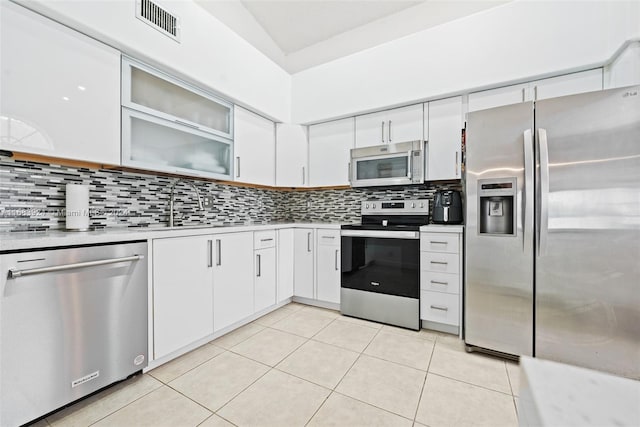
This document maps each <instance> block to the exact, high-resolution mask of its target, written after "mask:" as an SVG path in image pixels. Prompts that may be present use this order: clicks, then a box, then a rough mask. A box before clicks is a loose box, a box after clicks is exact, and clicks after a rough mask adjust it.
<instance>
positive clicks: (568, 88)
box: [469, 68, 602, 112]
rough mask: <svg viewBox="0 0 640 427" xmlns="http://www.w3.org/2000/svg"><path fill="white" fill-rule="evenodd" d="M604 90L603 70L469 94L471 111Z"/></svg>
mask: <svg viewBox="0 0 640 427" xmlns="http://www.w3.org/2000/svg"><path fill="white" fill-rule="evenodd" d="M601 89H602V68H596V69H593V70H587V71H582V72H579V73H572V74H565V75H562V76H557V77H551V78H548V79H542V80H536V81H532V82H527V83H522V84H518V85H512V86H504V87H499V88H496V89H490V90H483V91H481V92H474V93H470V94H469V112H472V111H478V110H485V109H487V108H494V107H501V106H503V105H510V104H517V103H519V102H525V101H537V100H541V99H547V98H554V97H557V96H565V95H573V94H577V93H584V92H592V91H595V90H601Z"/></svg>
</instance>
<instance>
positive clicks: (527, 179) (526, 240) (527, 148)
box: [522, 129, 534, 251]
mask: <svg viewBox="0 0 640 427" xmlns="http://www.w3.org/2000/svg"><path fill="white" fill-rule="evenodd" d="M523 136H524V195H523V197H524V206H522V211H523V216H524V219H523V222H522V227H523V228H522V235H523V237H522V247H523V249H524V250H525V251H526V250H527V248H528V247H530V246H531V237H532V236H531V235H532V234H533V224H532V220H533V219H532V214H531V213H532V212H533V193H534V188H533V170H534V167H533V134H532V133H531V129H527V130H525V131H524V135H523Z"/></svg>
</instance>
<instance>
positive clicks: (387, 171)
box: [349, 141, 425, 187]
mask: <svg viewBox="0 0 640 427" xmlns="http://www.w3.org/2000/svg"><path fill="white" fill-rule="evenodd" d="M424 156H425V154H424V141H412V142H401V143H398V144H385V145H376V146H373V147H363V148H353V149H352V150H351V162H350V163H349V168H350V169H349V181H350V182H351V186H352V187H370V186H377V185H408V184H422V183H424V177H425V161H424V159H425V157H424Z"/></svg>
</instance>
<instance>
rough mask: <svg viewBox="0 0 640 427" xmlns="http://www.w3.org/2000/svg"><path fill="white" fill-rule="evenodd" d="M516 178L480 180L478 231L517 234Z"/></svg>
mask: <svg viewBox="0 0 640 427" xmlns="http://www.w3.org/2000/svg"><path fill="white" fill-rule="evenodd" d="M516 189H517V187H516V178H500V179H480V180H478V216H479V218H478V232H479V233H480V234H487V235H489V234H491V235H511V236H515V234H516V205H515V203H516Z"/></svg>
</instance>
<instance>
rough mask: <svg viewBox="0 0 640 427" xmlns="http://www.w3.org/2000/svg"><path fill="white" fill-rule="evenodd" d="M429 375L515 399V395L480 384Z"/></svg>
mask: <svg viewBox="0 0 640 427" xmlns="http://www.w3.org/2000/svg"><path fill="white" fill-rule="evenodd" d="M428 373H429V374H431V375H436V376H438V377H440V378H446V379H448V380H451V381H457V382H459V383H463V384H467V385H470V386H473V387H478V388H481V389H483V390H487V391H492V392H494V393H500V394H501V395H504V396H509V397H513V395H512V394H511V393H505V392H504V391H500V390H494V389H492V388H489V387H485V386H482V385H478V384H474V383H470V382H467V381H463V380H459V379H457V378H451V377H448V376H446V375H442V374H436V373H435V372H428Z"/></svg>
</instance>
